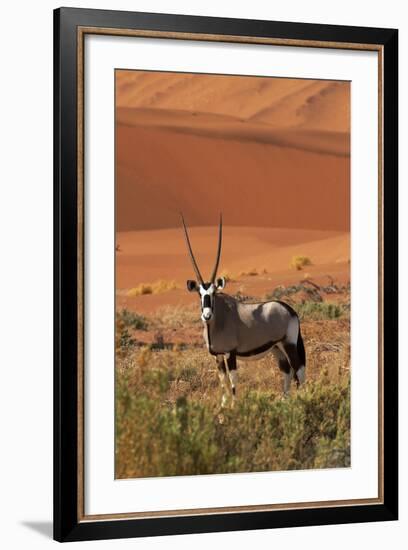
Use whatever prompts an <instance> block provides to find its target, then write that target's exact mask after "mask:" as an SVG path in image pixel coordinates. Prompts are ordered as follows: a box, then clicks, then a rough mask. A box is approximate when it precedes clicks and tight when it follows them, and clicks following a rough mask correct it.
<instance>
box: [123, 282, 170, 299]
mask: <svg viewBox="0 0 408 550" xmlns="http://www.w3.org/2000/svg"><path fill="white" fill-rule="evenodd" d="M176 288H178V286H177V284H176V282H175V281H165V280H162V279H160V280H159V281H156V282H155V283H140V284H139V285H137V286H135V287H133V288H131V289H129V290H128V292H127V295H128V296H129V297H130V298H134V297H135V296H140V295H142V294H161V293H162V292H168V291H169V290H174V289H176Z"/></svg>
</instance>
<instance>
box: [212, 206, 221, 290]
mask: <svg viewBox="0 0 408 550" xmlns="http://www.w3.org/2000/svg"><path fill="white" fill-rule="evenodd" d="M221 244H222V214H220V227H219V232H218V250H217V259H216V260H215V266H214V270H213V272H212V275H211V279H210V280H211V282H212V283H213V282H214V281H215V278H216V276H217V271H218V265H219V263H220V258H221Z"/></svg>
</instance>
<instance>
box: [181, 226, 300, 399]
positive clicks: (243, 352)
mask: <svg viewBox="0 0 408 550" xmlns="http://www.w3.org/2000/svg"><path fill="white" fill-rule="evenodd" d="M181 219H182V222H183V229H184V236H185V240H186V244H187V249H188V252H189V255H190V259H191V262H192V264H193V268H194V271H195V274H196V276H197V281H193V280H188V281H187V289H188V290H189V291H190V292H197V293H198V295H199V296H200V302H201V320H202V322H203V324H204V340H205V343H206V345H207V349H208V351H209V352H210V354H211V355H213V356H214V357H215V359H216V362H217V367H218V374H219V377H220V382H221V386H222V389H223V397H222V405H223V406H224V405H225V403H226V400H227V394H226V389H227V388H228V387H229V388H230V390H231V394H232V399H233V403H234V400H235V395H236V383H237V359H239V360H241V359H242V360H257V359H259V358H261V357H263V356H264V355H266V354H268V353H271V352H272V353H273V355H274V356H275V357H276V359H277V360H278V364H279V368H280V370H281V371H282V372H283V374H284V381H283V391H284V394H285V395H286V394H287V393H288V392H289V389H290V382H291V380H292V378H294V379H295V381H296V383H297V385H298V386H299V384H302V383H303V382H304V380H305V367H306V353H305V348H304V344H303V339H302V335H301V332H300V322H299V317H298V316H297V313H296V312H295V310H294V309H293V308H291V307H290V306H289V305H288V304H285V303H284V302H280V301H278V300H274V301H269V302H256V303H244V302H241V301H239V300H236V299H235V298H233V297H232V296H229V295H227V294H224V293H223V292H220V291H221V290H223V289H224V288H225V279H224V277H219V278H217V270H218V265H219V262H220V256H221V243H222V216H221V215H220V222H219V233H218V249H217V256H216V260H215V265H214V269H213V272H212V274H211V277H210V280H209V282H204V279H203V277H202V276H201V273H200V270H199V268H198V265H197V262H196V260H195V258H194V254H193V250H192V247H191V243H190V239H189V236H188V232H187V227H186V224H185V222H184V218H183V215H181Z"/></svg>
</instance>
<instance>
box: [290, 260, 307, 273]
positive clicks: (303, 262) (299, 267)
mask: <svg viewBox="0 0 408 550" xmlns="http://www.w3.org/2000/svg"><path fill="white" fill-rule="evenodd" d="M307 265H312V260H311V259H310V258H308V256H293V258H292V261H291V262H290V266H291V267H293V268H294V269H296V270H297V271H301V270H302V269H303V268H304V267H305V266H307Z"/></svg>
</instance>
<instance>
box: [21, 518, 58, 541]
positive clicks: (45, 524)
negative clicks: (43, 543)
mask: <svg viewBox="0 0 408 550" xmlns="http://www.w3.org/2000/svg"><path fill="white" fill-rule="evenodd" d="M20 523H21V525H24V527H28V529H31V530H33V531H36V532H37V533H39V534H40V535H43V536H44V537H46V538H48V539H52V534H53V525H52V521H22V522H20Z"/></svg>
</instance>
